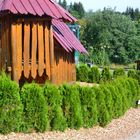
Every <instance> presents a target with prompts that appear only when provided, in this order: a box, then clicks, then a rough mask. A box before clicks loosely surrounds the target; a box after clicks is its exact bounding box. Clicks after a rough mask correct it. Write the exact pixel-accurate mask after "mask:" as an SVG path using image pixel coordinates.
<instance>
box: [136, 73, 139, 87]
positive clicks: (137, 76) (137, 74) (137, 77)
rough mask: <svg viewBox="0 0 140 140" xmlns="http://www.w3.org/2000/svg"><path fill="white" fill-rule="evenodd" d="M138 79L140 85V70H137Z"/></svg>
mask: <svg viewBox="0 0 140 140" xmlns="http://www.w3.org/2000/svg"><path fill="white" fill-rule="evenodd" d="M136 79H137V80H138V82H139V85H140V70H137V71H136Z"/></svg>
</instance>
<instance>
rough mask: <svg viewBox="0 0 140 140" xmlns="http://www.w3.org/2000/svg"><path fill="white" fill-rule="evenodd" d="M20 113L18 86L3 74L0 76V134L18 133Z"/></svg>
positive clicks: (21, 109)
mask: <svg viewBox="0 0 140 140" xmlns="http://www.w3.org/2000/svg"><path fill="white" fill-rule="evenodd" d="M22 111H23V108H22V104H21V101H20V94H19V86H18V84H16V82H13V81H11V79H10V78H9V77H7V76H6V75H5V74H4V73H3V74H2V75H0V133H9V132H18V131H19V130H20V125H21V122H22V121H21V115H22Z"/></svg>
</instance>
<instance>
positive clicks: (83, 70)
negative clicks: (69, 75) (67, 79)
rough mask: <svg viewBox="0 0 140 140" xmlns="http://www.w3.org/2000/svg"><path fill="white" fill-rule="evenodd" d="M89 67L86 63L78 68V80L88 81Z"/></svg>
mask: <svg viewBox="0 0 140 140" xmlns="http://www.w3.org/2000/svg"><path fill="white" fill-rule="evenodd" d="M88 71H89V69H88V67H87V66H86V65H81V66H79V67H78V68H77V72H76V73H77V81H81V82H88Z"/></svg>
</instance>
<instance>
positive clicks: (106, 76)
mask: <svg viewBox="0 0 140 140" xmlns="http://www.w3.org/2000/svg"><path fill="white" fill-rule="evenodd" d="M111 79H112V75H111V72H110V69H109V67H104V68H103V70H102V72H101V82H108V81H111Z"/></svg>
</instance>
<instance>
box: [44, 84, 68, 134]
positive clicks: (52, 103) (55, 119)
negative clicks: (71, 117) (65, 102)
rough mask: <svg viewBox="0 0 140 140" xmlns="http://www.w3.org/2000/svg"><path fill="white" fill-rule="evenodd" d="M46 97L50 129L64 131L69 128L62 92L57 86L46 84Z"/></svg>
mask: <svg viewBox="0 0 140 140" xmlns="http://www.w3.org/2000/svg"><path fill="white" fill-rule="evenodd" d="M44 96H45V99H46V103H47V105H48V119H49V126H50V129H51V130H59V131H64V130H65V129H66V128H67V124H66V119H65V117H64V115H63V110H62V108H61V106H62V99H63V97H62V95H61V94H60V91H59V90H58V88H57V87H56V86H54V85H52V84H49V83H46V84H45V86H44Z"/></svg>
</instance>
